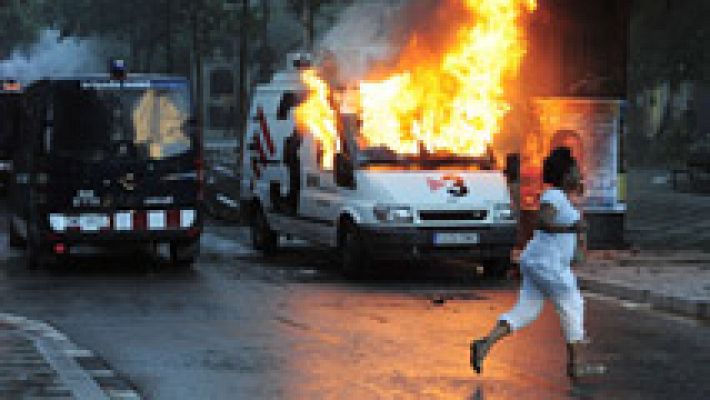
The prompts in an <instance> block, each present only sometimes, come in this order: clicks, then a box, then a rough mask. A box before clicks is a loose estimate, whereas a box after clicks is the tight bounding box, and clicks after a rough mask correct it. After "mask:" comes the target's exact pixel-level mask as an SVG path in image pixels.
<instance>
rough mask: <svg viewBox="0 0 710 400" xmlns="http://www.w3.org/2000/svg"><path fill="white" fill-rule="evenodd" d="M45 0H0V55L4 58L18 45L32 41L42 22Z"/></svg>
mask: <svg viewBox="0 0 710 400" xmlns="http://www.w3.org/2000/svg"><path fill="white" fill-rule="evenodd" d="M44 6H45V2H44V1H41V0H6V1H3V2H0V26H2V27H4V29H3V30H2V34H0V57H2V58H6V57H7V56H8V55H9V54H10V52H12V50H13V49H15V48H17V47H18V46H22V45H26V44H29V43H32V42H33V41H34V40H35V39H36V38H37V34H38V33H39V30H40V28H41V27H42V26H43V22H44Z"/></svg>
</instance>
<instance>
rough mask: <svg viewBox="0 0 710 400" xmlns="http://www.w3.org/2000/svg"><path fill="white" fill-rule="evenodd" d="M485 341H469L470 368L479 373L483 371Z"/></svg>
mask: <svg viewBox="0 0 710 400" xmlns="http://www.w3.org/2000/svg"><path fill="white" fill-rule="evenodd" d="M485 343H486V341H485V340H483V339H479V340H474V341H473V342H471V368H473V370H474V371H476V373H477V374H480V373H481V371H483V348H482V347H483V346H484V345H485Z"/></svg>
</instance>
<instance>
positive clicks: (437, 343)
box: [0, 224, 710, 400]
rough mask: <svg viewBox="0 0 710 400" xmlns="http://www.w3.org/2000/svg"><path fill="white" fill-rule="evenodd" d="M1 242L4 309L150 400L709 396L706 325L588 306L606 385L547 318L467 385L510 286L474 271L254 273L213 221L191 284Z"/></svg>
mask: <svg viewBox="0 0 710 400" xmlns="http://www.w3.org/2000/svg"><path fill="white" fill-rule="evenodd" d="M2 239H3V238H0V243H3V244H2V245H0V246H3V247H2V249H1V250H2V251H0V254H2V258H1V259H0V304H2V306H0V311H2V312H10V313H13V314H20V315H25V316H28V317H30V318H34V319H39V320H45V321H48V322H50V323H51V324H53V325H54V326H56V327H57V328H59V329H60V330H61V331H62V332H64V333H66V334H67V335H68V336H69V337H71V338H72V339H73V340H74V342H76V343H77V344H79V345H81V346H82V347H85V348H88V349H91V350H93V351H94V352H95V353H96V354H97V355H98V356H99V357H101V358H102V359H103V360H105V362H106V363H107V364H108V365H110V366H111V367H112V368H113V369H114V370H116V371H117V372H118V373H119V374H121V375H123V376H126V377H127V378H128V379H129V380H130V381H131V382H132V384H133V385H135V387H136V388H137V389H138V391H139V392H140V393H141V394H142V395H144V396H145V398H148V399H170V400H175V399H304V398H308V399H310V398H313V399H379V398H382V399H412V398H418V399H522V398H524V399H669V398H674V399H706V398H710V383H709V382H708V381H707V379H706V377H707V376H709V375H710V362H708V361H710V356H709V355H710V340H709V339H708V337H710V336H709V334H710V326H709V325H708V324H706V323H704V322H699V321H697V320H693V319H686V318H680V317H675V316H672V315H668V314H665V313H659V312H656V311H653V310H651V309H648V308H644V307H639V306H637V305H635V304H633V303H629V302H623V301H617V300H614V299H608V298H604V297H601V296H597V295H592V294H590V295H589V297H588V299H587V300H588V302H587V303H588V312H587V314H588V329H589V333H590V336H591V337H592V340H593V346H592V352H593V354H592V356H593V357H594V358H597V359H602V360H604V361H606V362H607V363H608V366H609V369H610V373H609V374H608V375H607V376H604V377H602V378H598V379H596V380H593V381H588V382H579V383H575V384H573V383H571V382H570V381H569V380H568V379H567V378H566V377H565V376H564V362H565V351H564V344H563V341H562V335H561V332H560V328H559V323H558V320H557V317H556V315H555V313H554V311H553V309H552V307H551V306H549V305H548V306H547V307H546V309H545V311H544V313H543V315H542V316H541V319H540V320H539V321H537V323H535V324H533V325H532V326H531V327H530V328H529V329H527V330H524V331H521V332H520V333H518V334H516V335H514V336H512V337H510V338H508V339H506V340H504V341H503V342H501V343H500V345H499V346H498V347H496V348H495V349H494V350H493V351H492V353H491V355H490V357H489V358H488V360H487V362H486V364H485V369H484V374H483V375H480V376H477V375H475V374H473V373H472V372H471V370H470V368H469V366H468V343H469V340H470V339H471V338H473V337H477V336H480V335H483V334H485V333H486V332H487V330H488V329H489V328H490V326H491V324H492V323H494V321H495V319H496V316H497V315H499V314H500V313H502V312H503V311H505V310H506V309H507V308H508V307H510V306H512V304H513V303H514V302H515V298H516V295H517V283H516V282H499V281H486V280H482V279H479V278H478V277H477V276H476V275H475V268H474V267H472V266H470V265H467V264H461V263H444V264H438V265H434V266H429V267H425V266H417V267H414V266H400V267H396V268H392V270H391V271H390V272H388V273H386V274H382V275H378V276H376V277H372V278H369V279H364V280H359V281H352V280H347V279H345V278H343V277H342V276H341V275H340V274H339V273H338V272H337V270H335V269H334V268H333V267H332V265H333V260H332V257H330V255H329V254H328V253H327V252H324V251H322V250H316V249H311V248H309V247H307V246H304V245H302V244H298V243H296V244H292V245H290V247H289V248H287V249H286V250H285V251H283V252H282V253H281V254H280V255H278V256H276V257H274V258H272V259H269V260H262V259H260V258H259V257H258V256H256V255H255V254H254V253H253V252H252V251H251V250H250V249H249V247H248V241H247V232H246V231H245V230H244V229H240V228H235V227H232V226H226V225H221V224H211V225H210V226H208V228H207V235H206V236H205V238H204V246H203V249H204V254H203V255H202V257H201V259H200V261H199V262H198V264H197V266H196V268H195V269H194V271H191V272H185V271H182V272H181V271H173V270H170V269H169V267H168V266H166V265H164V264H162V263H161V262H160V261H156V260H152V259H150V258H148V257H136V256H131V257H96V258H91V259H86V260H80V261H77V262H76V263H74V264H73V265H72V266H71V267H70V268H68V269H66V270H63V271H46V270H39V271H28V270H26V269H24V267H23V263H22V258H21V254H19V253H16V252H12V251H9V250H7V249H6V248H5V247H4V246H5V244H4V240H2Z"/></svg>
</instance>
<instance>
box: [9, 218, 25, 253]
mask: <svg viewBox="0 0 710 400" xmlns="http://www.w3.org/2000/svg"><path fill="white" fill-rule="evenodd" d="M8 227H9V228H8V234H7V236H8V241H9V243H8V244H9V245H10V247H11V248H13V249H21V248H24V247H25V245H26V244H27V243H26V242H25V239H24V238H23V237H22V236H20V233H19V232H17V228H15V224H14V223H13V222H12V218H10V220H9V221H8Z"/></svg>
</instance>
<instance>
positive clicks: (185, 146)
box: [48, 81, 192, 161]
mask: <svg viewBox="0 0 710 400" xmlns="http://www.w3.org/2000/svg"><path fill="white" fill-rule="evenodd" d="M54 96H55V97H54V102H53V110H52V111H50V112H51V113H52V114H53V121H54V122H53V127H54V129H53V133H52V136H51V141H50V143H51V144H49V145H48V148H49V152H50V153H52V154H55V155H59V156H62V157H71V158H76V159H80V160H85V161H102V160H105V159H111V158H133V159H139V160H162V159H168V158H172V157H175V156H179V155H182V154H185V153H187V152H188V151H190V150H191V148H192V139H191V137H190V128H189V120H190V99H189V93H188V87H187V84H186V83H185V82H183V81H146V82H141V83H140V84H132V83H126V84H117V83H115V82H105V81H104V82H94V81H66V82H60V83H58V88H57V90H56V91H55V95H54Z"/></svg>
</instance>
